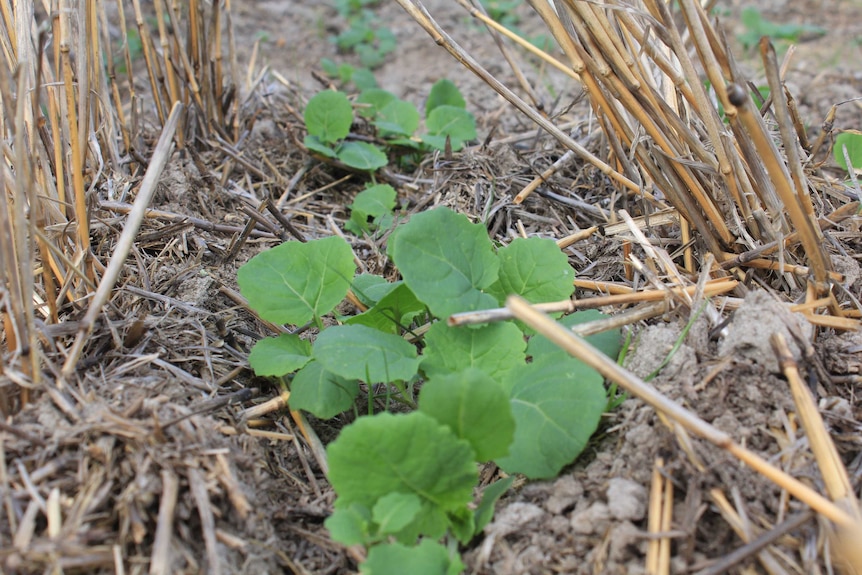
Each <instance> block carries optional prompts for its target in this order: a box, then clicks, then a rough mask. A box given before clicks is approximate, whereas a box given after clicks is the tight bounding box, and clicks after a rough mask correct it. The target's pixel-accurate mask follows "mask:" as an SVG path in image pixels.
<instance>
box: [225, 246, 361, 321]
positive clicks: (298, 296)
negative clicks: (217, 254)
mask: <svg viewBox="0 0 862 575" xmlns="http://www.w3.org/2000/svg"><path fill="white" fill-rule="evenodd" d="M355 272H356V266H355V264H354V263H353V251H352V250H351V249H350V245H349V244H348V243H347V242H346V241H344V240H343V239H342V238H339V237H336V236H333V237H329V238H323V239H320V240H314V241H311V242H308V243H300V242H285V243H283V244H281V245H279V246H276V247H274V248H272V249H270V250H267V251H265V252H261V253H260V254H258V255H256V256H255V257H253V258H252V259H251V260H249V262H248V263H246V264H245V265H244V266H242V267H241V268H239V271H238V272H237V281H238V282H239V288H240V291H241V292H242V295H243V296H245V298H246V299H248V303H249V305H250V306H251V307H252V309H254V310H255V311H257V313H259V314H260V316H261V317H262V318H263V319H265V320H267V321H271V322H273V323H291V324H295V325H302V324H305V323H307V322H308V321H310V320H311V319H312V318H314V317H320V316H322V315H324V314H327V313H329V312H330V311H332V309H333V308H334V307H335V306H336V305H338V303H339V302H340V301H341V300H343V299H344V296H345V295H347V290H348V289H349V288H350V281H351V280H352V279H353V274H354V273H355Z"/></svg>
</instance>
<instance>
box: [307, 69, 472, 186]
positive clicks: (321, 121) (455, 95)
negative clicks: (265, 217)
mask: <svg viewBox="0 0 862 575" xmlns="http://www.w3.org/2000/svg"><path fill="white" fill-rule="evenodd" d="M356 104H357V108H358V114H359V115H361V116H362V117H364V118H366V119H367V120H368V121H369V122H371V124H372V125H373V126H374V127H375V128H376V129H377V135H378V138H379V139H378V142H379V143H376V144H373V143H370V142H364V141H355V140H351V139H349V138H348V136H349V135H350V130H351V127H352V126H353V123H354V120H355V116H354V110H353V105H352V104H351V102H350V100H349V99H348V98H347V95H346V94H344V93H343V92H336V91H333V90H325V91H323V92H320V93H318V94H317V95H315V96H314V97H313V98H311V100H309V101H308V104H307V105H306V107H305V114H304V119H305V127H306V129H307V130H308V135H307V136H306V137H305V141H304V143H305V145H306V147H307V148H308V149H309V150H311V151H312V152H315V153H318V154H321V155H322V156H325V157H327V158H333V159H337V160H338V161H340V162H342V163H343V164H345V165H347V166H349V167H351V168H354V169H357V170H363V171H367V172H373V171H375V170H377V169H379V168H382V167H383V166H385V165H386V164H387V163H388V162H389V159H388V156H387V154H386V151H385V150H384V148H385V147H386V148H390V149H393V148H407V149H409V150H411V151H416V152H420V153H422V152H428V151H430V150H431V149H435V148H436V149H439V150H443V149H445V146H446V143H447V142H448V143H449V145H450V146H451V149H452V150H455V151H457V150H459V149H461V147H462V146H463V145H464V142H466V141H468V140H472V139H473V138H475V137H476V119H475V118H474V116H473V114H471V113H470V112H468V111H467V110H466V109H465V106H466V104H465V102H464V98H463V96H461V93H460V92H459V91H458V89H457V88H456V87H455V85H454V84H452V82H450V81H448V80H439V81H438V82H437V83H435V84H434V86H432V88H431V93H430V95H429V97H428V103H427V104H426V106H425V128H426V133H424V134H422V135H421V136H419V137H416V136H414V134H415V132H416V131H417V130H418V128H419V124H420V116H419V111H418V110H417V109H416V107H415V106H413V104H411V103H410V102H406V101H404V100H401V99H399V98H397V97H395V95H394V94H392V93H390V92H387V91H386V90H381V89H379V88H371V89H368V90H365V91H363V92H362V93H361V94H359V97H358V98H357V100H356Z"/></svg>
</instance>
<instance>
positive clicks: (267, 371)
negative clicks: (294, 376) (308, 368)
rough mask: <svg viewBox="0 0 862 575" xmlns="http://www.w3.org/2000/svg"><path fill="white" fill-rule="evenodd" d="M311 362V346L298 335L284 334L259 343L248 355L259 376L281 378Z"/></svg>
mask: <svg viewBox="0 0 862 575" xmlns="http://www.w3.org/2000/svg"><path fill="white" fill-rule="evenodd" d="M309 361H311V344H310V343H308V342H307V341H305V340H304V339H300V338H299V336H298V335H293V334H289V333H283V334H281V335H279V336H278V337H267V338H264V339H262V340H260V341H258V342H257V343H256V344H255V345H254V347H253V348H252V350H251V353H250V354H248V362H249V364H251V367H252V368H254V372H255V373H256V374H257V375H262V376H268V375H271V376H275V377H281V376H282V375H287V374H288V373H291V372H294V371H296V370H297V369H300V368H301V367H302V366H304V365H305V364H306V363H308V362H309Z"/></svg>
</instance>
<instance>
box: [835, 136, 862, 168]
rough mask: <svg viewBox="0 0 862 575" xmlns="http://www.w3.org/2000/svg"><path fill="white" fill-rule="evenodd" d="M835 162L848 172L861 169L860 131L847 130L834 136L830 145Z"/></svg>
mask: <svg viewBox="0 0 862 575" xmlns="http://www.w3.org/2000/svg"><path fill="white" fill-rule="evenodd" d="M832 155H833V156H834V157H835V162H836V163H837V164H838V165H839V166H841V167H842V168H843V169H844V170H845V171H847V172H848V173H851V172H858V171H859V170H862V132H859V131H856V130H847V131H845V132H841V133H840V134H838V136H837V137H836V138H835V144H834V145H833V146H832Z"/></svg>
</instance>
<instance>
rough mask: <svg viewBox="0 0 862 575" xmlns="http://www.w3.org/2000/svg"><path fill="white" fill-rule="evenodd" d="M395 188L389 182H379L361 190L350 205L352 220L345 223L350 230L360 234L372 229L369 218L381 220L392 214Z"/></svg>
mask: <svg viewBox="0 0 862 575" xmlns="http://www.w3.org/2000/svg"><path fill="white" fill-rule="evenodd" d="M396 196H397V194H396V192H395V188H393V187H392V186H390V185H389V184H377V185H374V186H370V187H368V188H366V189H364V190H362V191H361V192H359V193H358V194H357V195H356V197H355V198H354V199H353V203H352V204H351V205H350V210H351V212H350V221H349V222H348V225H345V227H346V228H348V229H349V231H351V232H353V233H355V234H357V235H360V234H362V233H368V232H370V231H371V226H370V225H369V223H368V219H369V218H372V219H373V221H375V222H376V221H380V219H381V218H382V217H383V216H386V215H391V214H392V210H393V209H394V208H395V198H396Z"/></svg>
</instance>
